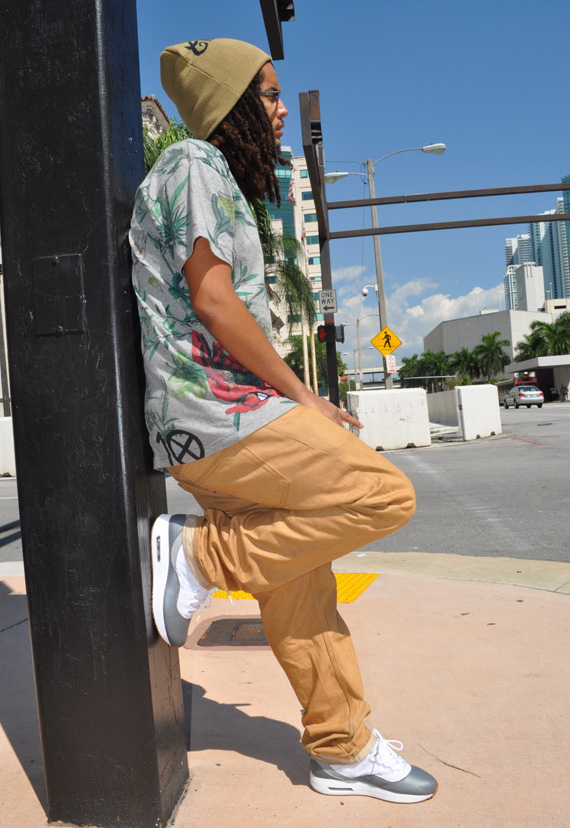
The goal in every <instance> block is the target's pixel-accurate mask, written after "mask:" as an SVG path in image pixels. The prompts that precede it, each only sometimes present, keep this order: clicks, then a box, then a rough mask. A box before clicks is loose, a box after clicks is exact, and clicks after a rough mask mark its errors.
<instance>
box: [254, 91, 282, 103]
mask: <svg viewBox="0 0 570 828" xmlns="http://www.w3.org/2000/svg"><path fill="white" fill-rule="evenodd" d="M257 94H258V95H261V97H262V98H272V99H273V100H274V101H275V102H277V101H278V100H279V98H280V97H281V90H280V89H266V90H264V91H263V92H258V93H257Z"/></svg>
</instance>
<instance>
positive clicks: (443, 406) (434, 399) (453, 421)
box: [427, 391, 457, 426]
mask: <svg viewBox="0 0 570 828" xmlns="http://www.w3.org/2000/svg"><path fill="white" fill-rule="evenodd" d="M427 407H428V414H429V421H430V423H441V425H446V426H456V425H457V402H456V399H455V393H454V392H453V391H436V393H435V394H428V395H427Z"/></svg>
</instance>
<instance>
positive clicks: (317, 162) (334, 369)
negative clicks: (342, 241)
mask: <svg viewBox="0 0 570 828" xmlns="http://www.w3.org/2000/svg"><path fill="white" fill-rule="evenodd" d="M299 107H300V111H301V131H302V138H303V152H304V153H305V161H306V162H307V169H308V171H309V181H310V182H311V190H312V193H313V200H314V202H315V211H316V213H317V222H318V227H319V247H320V254H321V281H322V285H323V289H324V290H331V289H332V270H331V256H330V243H329V239H330V233H329V220H328V212H327V202H326V198H325V179H324V157H323V144H322V138H323V134H322V129H321V110H320V103H319V92H318V90H317V89H311V90H309V92H301V93H300V94H299ZM324 318H325V320H324V321H325V324H331V325H332V324H334V316H333V314H332V313H326V314H324ZM326 349H327V374H328V381H329V383H328V385H329V399H330V401H331V402H332V403H334V404H335V405H336V406H339V405H340V393H339V387H338V362H337V357H336V343H335V342H327V343H326Z"/></svg>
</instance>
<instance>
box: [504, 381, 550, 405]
mask: <svg viewBox="0 0 570 828" xmlns="http://www.w3.org/2000/svg"><path fill="white" fill-rule="evenodd" d="M543 402H544V394H543V393H542V391H541V390H540V388H537V387H536V385H516V386H515V387H514V388H511V390H510V391H507V393H506V394H505V396H504V398H503V405H504V406H505V408H508V407H509V405H514V407H515V408H518V407H519V405H526V406H527V407H529V406H531V405H536V406H538V408H542V403H543Z"/></svg>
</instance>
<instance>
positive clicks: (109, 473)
mask: <svg viewBox="0 0 570 828" xmlns="http://www.w3.org/2000/svg"><path fill="white" fill-rule="evenodd" d="M0 8H1V11H2V32H1V34H0V38H1V51H0V106H1V111H2V130H1V137H0V183H1V213H2V244H3V260H4V277H5V289H6V317H7V332H8V346H9V353H10V377H11V384H12V399H13V422H14V433H15V445H16V463H17V471H18V494H19V502H20V513H21V520H22V540H23V548H24V564H25V571H26V583H27V593H28V603H29V614H30V628H31V636H32V645H33V657H34V667H35V676H36V689H37V699H38V711H39V719H40V730H41V737H42V749H43V756H44V766H45V775H46V787H47V795H48V819H49V821H50V822H51V821H57V820H61V821H64V822H71V823H76V824H90V825H97V826H103V828H106V827H107V826H109V828H110V826H119V825H121V826H125V827H126V826H128V828H139V827H140V828H157V826H164V825H165V824H166V822H167V821H168V819H169V817H170V816H171V814H172V812H173V809H174V807H175V805H176V803H177V801H178V800H179V798H180V796H181V794H182V792H183V790H184V786H185V784H186V780H187V777H188V768H187V759H186V744H185V733H184V727H183V708H182V693H181V687H180V672H179V662H178V654H177V651H175V650H171V649H170V648H168V647H167V646H166V645H165V644H164V643H163V642H162V641H160V640H158V639H157V636H156V633H155V632H154V627H153V624H152V620H151V614H150V607H149V601H148V597H147V596H148V586H149V580H150V571H149V561H148V553H147V548H148V527H149V521H150V519H151V517H152V516H153V515H156V514H157V513H158V512H160V511H162V510H163V509H164V508H165V489H164V480H163V476H162V474H159V473H155V472H152V471H151V459H150V450H149V448H148V446H147V437H146V432H145V429H144V419H143V412H142V397H143V379H142V375H141V358H140V353H139V341H138V340H139V331H138V322H137V320H136V311H135V310H134V304H133V300H132V292H131V287H130V274H129V269H130V254H129V250H128V245H127V238H126V234H127V230H128V225H129V219H130V213H131V210H132V203H133V197H134V191H135V188H136V186H137V184H138V183H139V182H140V180H141V178H142V176H143V161H142V140H141V111H140V88H139V75H138V55H137V35H136V8H135V0H68V2H67V3H54V2H50V1H49V0H2V2H1V3H0ZM141 553H142V559H141Z"/></svg>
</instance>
